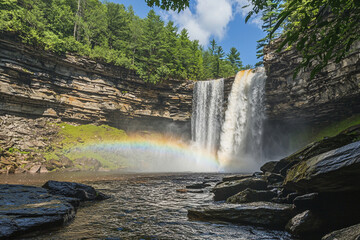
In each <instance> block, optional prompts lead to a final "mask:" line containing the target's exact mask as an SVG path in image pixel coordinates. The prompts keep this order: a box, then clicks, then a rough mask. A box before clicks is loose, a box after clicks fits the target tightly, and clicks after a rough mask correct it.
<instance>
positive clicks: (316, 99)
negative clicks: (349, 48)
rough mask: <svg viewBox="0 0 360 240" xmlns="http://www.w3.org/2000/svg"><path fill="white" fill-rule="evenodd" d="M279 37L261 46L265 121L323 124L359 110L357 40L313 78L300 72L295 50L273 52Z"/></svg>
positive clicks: (304, 72)
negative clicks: (262, 49)
mask: <svg viewBox="0 0 360 240" xmlns="http://www.w3.org/2000/svg"><path fill="white" fill-rule="evenodd" d="M278 44H279V40H276V41H275V42H274V43H273V44H272V45H270V46H268V47H267V48H265V56H264V65H265V68H266V73H267V76H268V78H267V81H266V96H265V98H266V111H267V116H268V119H269V120H281V121H289V122H306V123H313V124H317V125H318V124H324V123H326V122H330V121H333V120H336V118H338V119H342V118H345V117H348V116H351V115H353V114H354V113H358V112H360V42H357V44H355V45H354V46H353V52H352V53H351V54H349V55H348V57H346V58H345V59H343V60H342V61H341V62H340V63H330V64H328V65H327V66H326V67H325V68H324V69H323V70H322V71H321V72H320V73H319V74H317V75H316V76H315V78H313V79H310V71H302V72H300V73H299V75H298V76H297V77H296V78H295V79H293V70H294V69H295V68H296V66H297V65H298V64H299V63H300V62H301V57H299V54H298V53H297V52H296V51H295V50H287V51H282V52H280V53H279V52H276V49H277V46H278Z"/></svg>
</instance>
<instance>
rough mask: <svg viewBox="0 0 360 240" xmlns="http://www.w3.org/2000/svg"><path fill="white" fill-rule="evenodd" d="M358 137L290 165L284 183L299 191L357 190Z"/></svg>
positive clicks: (359, 168)
mask: <svg viewBox="0 0 360 240" xmlns="http://www.w3.org/2000/svg"><path fill="white" fill-rule="evenodd" d="M359 182H360V141H357V142H354V143H351V144H348V145H346V146H343V147H341V148H338V149H335V150H331V151H328V152H326V153H323V154H320V155H317V156H315V157H312V158H310V159H308V160H306V161H303V162H300V163H298V164H297V165H295V166H294V167H292V168H291V169H290V170H289V171H288V173H287V175H286V178H285V180H284V186H285V187H286V188H288V189H291V190H296V191H299V192H305V193H306V192H343V191H359V190H360V185H359V184H357V183H359Z"/></svg>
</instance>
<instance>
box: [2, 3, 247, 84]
mask: <svg viewBox="0 0 360 240" xmlns="http://www.w3.org/2000/svg"><path fill="white" fill-rule="evenodd" d="M0 10H1V14H0V33H1V34H3V33H4V32H15V33H16V34H17V35H18V36H19V37H20V38H21V39H22V41H23V42H24V43H27V44H31V45H33V46H36V47H38V48H42V49H46V50H50V51H53V52H57V53H60V54H63V53H66V52H72V53H76V54H79V55H82V56H88V57H90V58H93V59H95V60H101V61H105V62H108V63H112V64H115V65H118V66H122V67H125V68H128V69H133V70H135V71H136V72H137V74H138V75H139V76H140V77H141V78H142V79H143V80H144V81H146V82H151V83H158V82H160V81H162V80H166V79H169V78H175V79H192V80H202V79H210V78H219V77H228V76H232V75H235V73H236V72H237V71H239V70H240V69H243V68H251V66H245V67H243V65H242V62H241V60H240V53H239V52H238V51H237V49H236V48H232V49H231V50H230V52H229V53H227V54H225V52H224V51H223V49H222V47H221V46H218V45H217V44H216V43H215V41H214V40H213V41H212V42H211V47H210V48H209V49H207V50H206V49H204V48H203V47H202V46H200V45H199V42H198V41H191V40H190V39H189V35H188V32H187V30H186V29H183V30H182V31H181V32H179V31H178V28H177V27H176V26H175V25H174V23H173V22H171V21H169V22H168V23H167V24H165V22H164V21H163V20H162V19H161V18H160V16H158V15H156V14H155V11H154V10H150V11H149V13H148V15H147V17H146V18H144V19H141V18H140V17H138V16H136V15H135V13H134V10H133V8H132V7H131V6H130V7H129V8H125V6H124V5H122V4H117V3H113V2H106V1H105V2H102V1H99V0H53V1H48V0H4V1H2V2H1V3H0Z"/></svg>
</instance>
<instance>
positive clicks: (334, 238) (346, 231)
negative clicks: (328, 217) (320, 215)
mask: <svg viewBox="0 0 360 240" xmlns="http://www.w3.org/2000/svg"><path fill="white" fill-rule="evenodd" d="M359 239H360V224H357V225H353V226H350V227H347V228H343V229H340V230H337V231H334V232H331V233H329V234H326V235H325V236H324V237H323V238H321V240H359Z"/></svg>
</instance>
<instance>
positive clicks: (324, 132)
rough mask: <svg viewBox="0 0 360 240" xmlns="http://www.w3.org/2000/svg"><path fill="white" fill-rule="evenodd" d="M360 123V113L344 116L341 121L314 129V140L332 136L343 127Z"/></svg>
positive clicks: (342, 129) (343, 128)
mask: <svg viewBox="0 0 360 240" xmlns="http://www.w3.org/2000/svg"><path fill="white" fill-rule="evenodd" d="M358 124H360V115H359V114H358V115H354V116H351V117H349V118H346V119H344V120H342V121H339V122H336V123H332V124H330V125H329V126H326V127H324V128H323V129H321V130H320V131H319V130H318V131H315V135H314V139H313V140H315V141H319V140H321V139H323V138H324V137H333V136H335V135H337V134H339V133H340V132H342V131H344V130H345V129H347V128H349V127H351V126H355V125H358Z"/></svg>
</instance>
